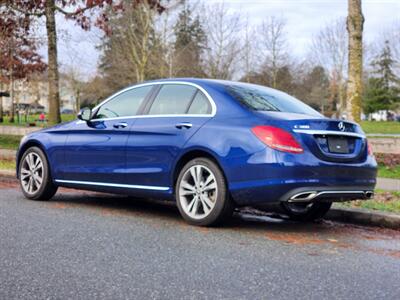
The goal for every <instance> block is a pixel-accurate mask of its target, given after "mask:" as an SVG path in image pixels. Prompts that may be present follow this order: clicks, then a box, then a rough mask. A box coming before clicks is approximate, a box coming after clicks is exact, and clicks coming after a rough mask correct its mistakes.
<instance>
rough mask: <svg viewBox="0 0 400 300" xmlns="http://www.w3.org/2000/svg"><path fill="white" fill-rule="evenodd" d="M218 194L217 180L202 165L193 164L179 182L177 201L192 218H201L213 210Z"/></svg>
mask: <svg viewBox="0 0 400 300" xmlns="http://www.w3.org/2000/svg"><path fill="white" fill-rule="evenodd" d="M217 196H218V185H217V180H216V178H215V175H214V174H213V172H212V171H211V170H210V169H209V168H207V167H206V166H204V165H194V166H192V167H190V168H189V169H188V170H187V171H186V172H185V174H184V175H183V177H182V179H181V181H180V183H179V201H180V204H181V206H182V209H183V210H184V212H185V213H186V214H187V215H188V216H189V217H191V218H193V219H197V220H199V219H203V218H205V217H207V216H208V215H209V214H210V213H211V211H212V210H213V208H214V206H215V203H216V201H217Z"/></svg>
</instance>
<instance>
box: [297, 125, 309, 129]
mask: <svg viewBox="0 0 400 300" xmlns="http://www.w3.org/2000/svg"><path fill="white" fill-rule="evenodd" d="M294 128H295V129H310V125H294Z"/></svg>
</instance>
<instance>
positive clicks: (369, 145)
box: [367, 142, 374, 156]
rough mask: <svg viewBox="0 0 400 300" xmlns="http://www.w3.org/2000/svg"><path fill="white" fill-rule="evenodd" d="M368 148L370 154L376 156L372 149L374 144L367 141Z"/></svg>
mask: <svg viewBox="0 0 400 300" xmlns="http://www.w3.org/2000/svg"><path fill="white" fill-rule="evenodd" d="M367 148H368V155H370V156H374V152H373V151H372V146H371V144H370V143H368V142H367Z"/></svg>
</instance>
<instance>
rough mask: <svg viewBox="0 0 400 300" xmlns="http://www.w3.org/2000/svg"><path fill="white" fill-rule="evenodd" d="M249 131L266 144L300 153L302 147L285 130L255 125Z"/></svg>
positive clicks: (281, 149)
mask: <svg viewBox="0 0 400 300" xmlns="http://www.w3.org/2000/svg"><path fill="white" fill-rule="evenodd" d="M251 131H252V132H253V133H254V134H255V135H256V136H257V137H258V138H259V139H260V141H262V142H263V143H264V144H266V145H267V146H269V147H271V148H273V149H276V150H280V151H284V152H290V153H302V152H303V148H301V146H300V144H299V143H298V142H297V141H296V140H295V139H294V137H293V136H292V135H291V134H290V133H289V132H287V131H285V130H283V129H281V128H278V127H273V126H256V127H253V128H252V129H251Z"/></svg>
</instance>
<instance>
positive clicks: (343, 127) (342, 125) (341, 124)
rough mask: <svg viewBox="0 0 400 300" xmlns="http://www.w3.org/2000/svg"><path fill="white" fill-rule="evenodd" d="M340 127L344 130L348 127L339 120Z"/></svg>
mask: <svg viewBox="0 0 400 300" xmlns="http://www.w3.org/2000/svg"><path fill="white" fill-rule="evenodd" d="M338 128H339V130H340V131H344V130H345V129H346V127H345V126H344V123H343V122H339V124H338Z"/></svg>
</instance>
